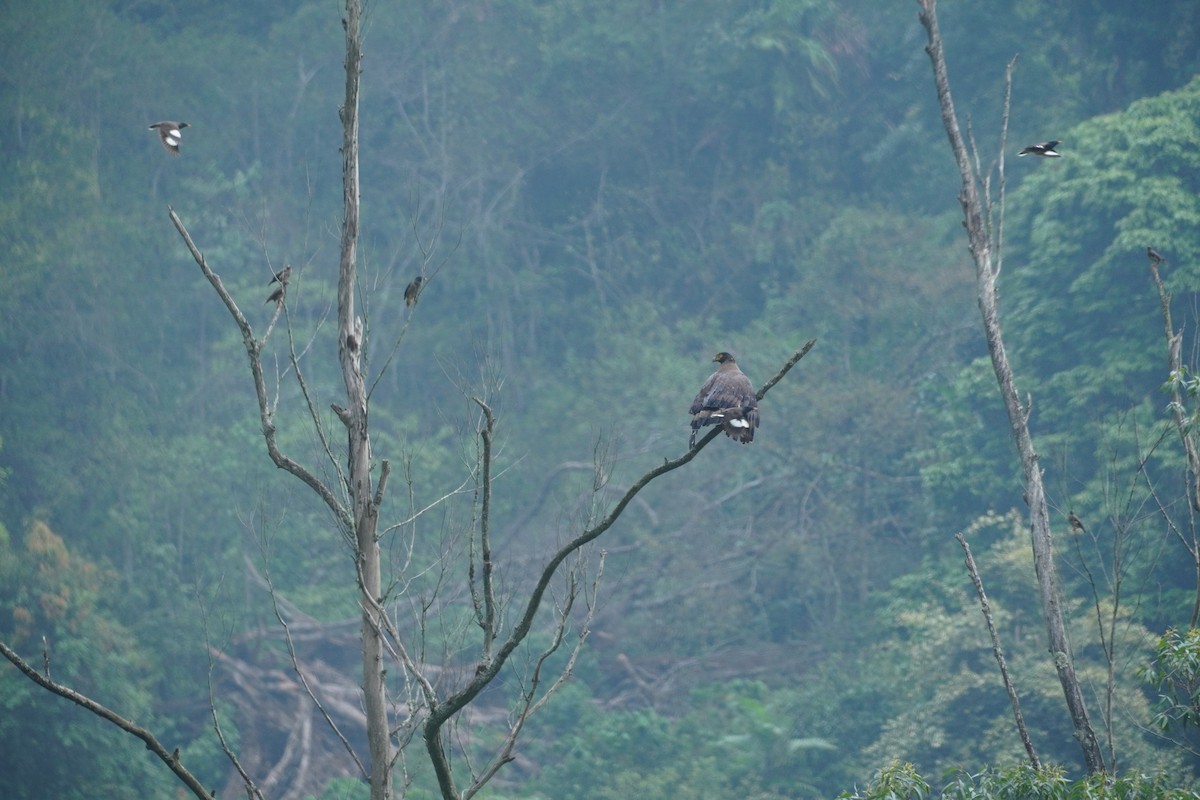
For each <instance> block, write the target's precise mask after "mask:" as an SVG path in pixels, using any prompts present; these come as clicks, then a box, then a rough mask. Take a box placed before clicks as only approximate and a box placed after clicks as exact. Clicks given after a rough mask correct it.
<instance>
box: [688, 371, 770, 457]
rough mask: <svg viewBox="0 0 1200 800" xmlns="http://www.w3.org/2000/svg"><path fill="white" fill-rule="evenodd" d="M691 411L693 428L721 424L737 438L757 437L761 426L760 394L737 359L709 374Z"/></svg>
mask: <svg viewBox="0 0 1200 800" xmlns="http://www.w3.org/2000/svg"><path fill="white" fill-rule="evenodd" d="M688 413H689V414H691V415H692V429H693V431H695V430H699V429H700V428H702V427H704V426H705V425H721V426H723V427H724V429H725V435H726V436H729V437H730V438H732V439H735V440H736V441H739V442H742V443H749V442H752V441H754V429H755V428H757V427H758V398H757V397H756V396H755V394H754V386H753V385H752V384H751V383H750V379H749V378H747V377H746V375H745V373H743V372H742V371H741V369H739V368H738V366H737V364H735V363H728V364H722V365H721V367H720V368H719V369H718V370H717V371H716V372H714V373H713V374H712V375H710V376H709V378H708V380H706V381H705V382H704V385H703V386H701V387H700V391H699V392H698V393H697V394H696V399H695V400H693V401H692V405H691V408H689V409H688ZM693 435H694V434H693Z"/></svg>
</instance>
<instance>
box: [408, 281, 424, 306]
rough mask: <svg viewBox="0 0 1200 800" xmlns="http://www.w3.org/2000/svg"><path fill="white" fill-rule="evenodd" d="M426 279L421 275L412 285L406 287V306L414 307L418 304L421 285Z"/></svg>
mask: <svg viewBox="0 0 1200 800" xmlns="http://www.w3.org/2000/svg"><path fill="white" fill-rule="evenodd" d="M424 282H425V279H424V278H422V277H421V276H420V275H418V276H417V277H415V278H413V279H412V283H410V284H409V285H408V286H405V287H404V305H406V306H409V307H412V306H415V305H416V304H417V298H419V297H420V296H421V284H422V283H424Z"/></svg>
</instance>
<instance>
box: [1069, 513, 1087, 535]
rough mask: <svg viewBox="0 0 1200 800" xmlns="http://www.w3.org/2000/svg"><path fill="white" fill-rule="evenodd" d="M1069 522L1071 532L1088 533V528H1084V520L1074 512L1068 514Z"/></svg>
mask: <svg viewBox="0 0 1200 800" xmlns="http://www.w3.org/2000/svg"><path fill="white" fill-rule="evenodd" d="M1067 522H1069V523H1071V530H1073V531H1087V528H1085V527H1083V520H1081V519H1080V518H1079V515H1078V514H1076V513H1075V512H1074V511H1072V512H1071V513H1070V514H1067Z"/></svg>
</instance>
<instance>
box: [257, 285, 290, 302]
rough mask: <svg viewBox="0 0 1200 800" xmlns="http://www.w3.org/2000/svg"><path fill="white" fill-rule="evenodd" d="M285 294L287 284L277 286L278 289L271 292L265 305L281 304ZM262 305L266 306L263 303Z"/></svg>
mask: <svg viewBox="0 0 1200 800" xmlns="http://www.w3.org/2000/svg"><path fill="white" fill-rule="evenodd" d="M285 294H287V284H286V283H281V284H279V288H278V289H276V290H275V291H273V292H271V296H270V297H268V298H267V303H282V302H283V296H284V295H285ZM263 305H266V303H264V304H263Z"/></svg>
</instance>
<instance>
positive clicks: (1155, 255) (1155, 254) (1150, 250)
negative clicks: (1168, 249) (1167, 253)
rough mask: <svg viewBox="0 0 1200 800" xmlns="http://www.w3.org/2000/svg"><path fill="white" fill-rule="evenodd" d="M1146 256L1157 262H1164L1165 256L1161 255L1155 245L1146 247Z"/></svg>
mask: <svg viewBox="0 0 1200 800" xmlns="http://www.w3.org/2000/svg"><path fill="white" fill-rule="evenodd" d="M1146 257H1147V258H1149V259H1150V260H1151V261H1153V262H1154V263H1155V264H1161V263H1163V257H1162V256H1160V255H1159V254H1158V251H1157V250H1155V249H1154V248H1153V247H1149V246H1147V247H1146Z"/></svg>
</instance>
